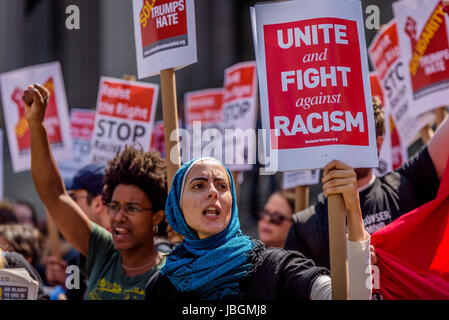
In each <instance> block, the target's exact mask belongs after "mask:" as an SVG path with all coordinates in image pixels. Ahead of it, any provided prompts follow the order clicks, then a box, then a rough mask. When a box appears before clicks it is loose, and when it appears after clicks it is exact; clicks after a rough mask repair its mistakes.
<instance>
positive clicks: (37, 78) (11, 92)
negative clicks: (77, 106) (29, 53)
mask: <svg viewBox="0 0 449 320" xmlns="http://www.w3.org/2000/svg"><path fill="white" fill-rule="evenodd" d="M35 83H39V84H42V85H43V86H45V87H46V88H47V89H48V90H49V92H50V96H49V99H48V105H47V110H46V112H45V120H44V122H45V127H46V129H47V134H48V140H49V142H50V147H51V149H52V152H53V155H54V157H55V159H56V161H63V160H66V159H71V157H72V140H71V138H70V126H69V114H68V106H67V97H66V94H65V89H64V82H63V79H62V72H61V65H60V64H59V62H52V63H46V64H41V65H36V66H31V67H27V68H23V69H19V70H14V71H11V72H7V73H3V74H1V75H0V85H1V92H2V102H3V114H4V117H5V124H6V132H7V135H8V143H9V150H10V153H11V162H12V168H13V171H14V172H15V173H17V172H22V171H26V170H30V168H31V154H30V151H31V150H30V131H29V128H28V122H27V120H26V118H25V103H24V102H23V101H22V96H23V91H24V90H26V89H27V87H28V86H29V85H33V84H35Z"/></svg>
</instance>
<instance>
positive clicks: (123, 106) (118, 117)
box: [91, 77, 159, 164]
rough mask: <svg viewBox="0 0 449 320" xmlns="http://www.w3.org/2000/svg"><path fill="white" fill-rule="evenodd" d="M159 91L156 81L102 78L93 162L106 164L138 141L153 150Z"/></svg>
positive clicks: (145, 149)
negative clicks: (126, 147)
mask: <svg viewBox="0 0 449 320" xmlns="http://www.w3.org/2000/svg"><path fill="white" fill-rule="evenodd" d="M158 94H159V86H158V85H156V84H150V83H143V82H136V81H126V80H121V79H113V78H107V77H102V78H101V80H100V88H99V91H98V99H97V110H96V111H97V113H96V117H95V129H94V137H93V151H92V158H91V162H96V163H104V164H106V163H107V161H108V160H110V159H112V158H114V157H115V155H116V154H117V152H120V150H121V149H122V148H123V147H124V146H125V145H132V144H134V143H138V144H140V145H141V146H142V148H143V151H148V150H149V147H150V145H151V133H152V130H153V125H154V116H155V112H156V106H157V98H158Z"/></svg>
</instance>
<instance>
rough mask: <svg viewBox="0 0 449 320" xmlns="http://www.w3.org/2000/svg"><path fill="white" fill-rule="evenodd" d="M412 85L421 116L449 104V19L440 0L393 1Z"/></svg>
mask: <svg viewBox="0 0 449 320" xmlns="http://www.w3.org/2000/svg"><path fill="white" fill-rule="evenodd" d="M393 11H394V14H395V18H396V20H397V30H398V35H399V42H400V45H401V49H402V50H401V52H402V61H403V63H404V66H405V68H404V71H406V72H405V73H404V75H405V79H406V80H405V81H406V84H407V88H408V94H409V97H410V98H409V99H410V100H409V101H410V104H411V106H410V112H411V113H412V114H413V115H415V116H417V115H420V114H423V113H425V112H427V111H430V110H433V109H435V108H439V107H443V106H447V105H448V104H449V98H448V97H449V39H448V34H449V18H448V17H447V14H446V13H445V12H444V11H443V10H442V6H441V1H440V0H403V1H397V2H395V3H393Z"/></svg>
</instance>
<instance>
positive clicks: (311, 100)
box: [264, 18, 369, 149]
mask: <svg viewBox="0 0 449 320" xmlns="http://www.w3.org/2000/svg"><path fill="white" fill-rule="evenodd" d="M264 38H265V48H264V49H265V56H266V61H269V63H267V64H266V70H267V89H268V102H269V113H270V127H271V128H274V129H276V130H275V131H276V132H277V133H276V135H278V136H277V137H275V136H273V135H272V137H271V141H272V142H273V143H272V145H273V147H274V146H275V140H276V139H278V146H277V148H278V149H297V148H304V147H317V146H326V145H336V144H338V145H353V146H369V138H368V123H367V115H366V105H365V94H364V87H363V73H362V67H361V66H362V63H361V55H360V45H359V35H358V30H357V24H356V22H355V21H350V20H344V19H338V18H318V19H310V20H302V21H295V22H288V23H281V24H271V25H265V26H264Z"/></svg>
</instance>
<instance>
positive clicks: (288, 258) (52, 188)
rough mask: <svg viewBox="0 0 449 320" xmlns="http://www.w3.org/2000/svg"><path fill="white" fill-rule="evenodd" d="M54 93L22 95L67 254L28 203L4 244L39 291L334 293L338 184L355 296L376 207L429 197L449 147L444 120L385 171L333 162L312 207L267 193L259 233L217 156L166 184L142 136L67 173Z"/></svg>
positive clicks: (39, 176) (370, 253) (6, 209)
mask: <svg viewBox="0 0 449 320" xmlns="http://www.w3.org/2000/svg"><path fill="white" fill-rule="evenodd" d="M47 94H48V93H47V91H46V90H45V89H44V88H43V87H41V86H40V85H35V86H30V87H29V88H28V89H27V91H25V93H24V100H25V101H28V104H27V108H28V110H27V111H28V112H27V120H28V122H29V127H30V133H31V155H32V169H31V172H32V176H33V181H34V184H35V187H36V190H37V192H38V194H39V197H40V199H41V200H42V202H43V203H44V205H45V207H46V209H47V211H48V214H49V215H50V216H51V217H52V219H53V221H54V222H55V224H56V226H57V229H58V230H59V231H60V244H61V253H60V256H54V255H52V254H51V253H50V252H49V241H48V239H47V240H46V238H47V236H48V232H47V231H46V228H45V226H42V225H39V223H38V219H37V216H36V212H35V210H34V208H33V206H32V205H31V204H29V203H28V202H26V201H23V200H21V201H16V202H14V203H13V204H9V203H8V202H6V201H3V202H2V203H0V250H2V252H3V254H5V253H14V254H17V255H18V256H20V257H21V258H20V261H21V262H20V263H19V265H21V266H23V267H24V268H26V269H27V270H28V269H29V270H31V271H30V274H32V276H33V277H35V279H36V280H37V281H38V282H39V284H40V288H41V290H40V294H39V298H40V299H72V300H76V299H121V300H130V299H144V298H146V299H150V300H182V299H229V298H231V299H232V298H240V299H270V300H272V299H291V297H295V298H297V299H304V300H307V299H330V298H331V278H330V272H329V267H330V264H329V246H328V241H329V240H328V226H327V197H328V196H329V195H331V194H341V195H342V196H343V198H344V200H345V206H346V209H347V210H348V213H349V215H348V235H347V237H348V250H349V251H348V253H349V261H348V263H349V267H350V268H349V270H350V273H349V279H350V282H349V283H350V288H349V294H350V297H351V298H353V299H370V297H371V288H369V287H367V286H366V277H367V274H366V269H367V268H369V267H370V264H371V263H375V251H374V249H373V248H372V247H371V248H370V235H369V234H372V233H373V232H374V231H376V228H375V227H373V226H372V224H373V223H372V222H373V221H374V220H373V219H370V218H369V217H370V216H371V215H375V214H378V213H381V212H384V213H385V212H387V214H384V215H383V216H384V217H385V218H386V219H385V221H382V222H383V224H382V225H387V224H388V223H390V222H392V221H393V220H395V219H397V218H398V217H399V216H401V215H402V214H404V213H406V212H408V211H410V210H412V209H414V208H416V207H417V206H419V205H422V204H423V203H425V202H428V201H431V200H432V199H433V198H434V197H435V196H436V192H437V190H438V187H439V181H440V179H441V177H442V175H443V172H444V170H445V165H446V162H447V159H448V156H449V149H448V148H446V147H445V143H446V141H447V139H448V138H449V121H445V122H444V123H443V125H441V126H440V128H439V129H438V130H437V132H436V133H435V135H434V136H433V138H432V139H431V140H430V142H429V143H428V144H427V145H426V146H424V147H423V149H422V150H421V151H420V152H419V153H418V154H417V155H415V156H414V157H413V158H412V159H410V160H409V161H408V162H407V163H406V164H405V165H403V166H402V167H401V168H400V169H398V170H396V171H393V172H391V173H389V174H387V175H385V176H384V177H382V178H376V177H375V176H374V175H373V173H372V170H371V169H358V168H356V169H353V168H351V167H349V166H347V165H345V164H344V163H342V162H339V161H334V162H331V163H330V164H329V165H328V166H327V167H326V168H325V169H324V171H323V179H322V182H323V193H322V194H320V195H319V196H318V200H317V203H316V204H315V205H314V206H311V207H309V208H307V209H305V210H303V211H300V212H296V213H295V193H294V192H293V191H291V190H284V191H282V190H279V191H277V192H275V193H274V194H272V195H271V196H270V197H269V199H268V201H267V202H266V204H265V206H264V207H263V210H261V212H260V214H259V221H258V238H259V240H256V239H252V238H250V237H247V236H245V235H244V234H243V232H242V231H241V230H240V223H239V218H238V208H237V203H236V195H235V186H234V181H233V178H232V174H231V173H230V171H229V170H228V169H227V168H226V167H225V166H224V165H223V164H222V163H221V162H219V161H217V160H214V159H213V158H200V159H196V160H192V161H190V162H188V163H186V164H185V165H184V166H183V167H181V168H180V169H179V170H178V172H177V173H176V175H175V177H174V179H173V184H172V187H171V189H170V191H169V193H168V190H167V175H166V163H165V160H164V159H163V158H161V156H160V155H159V154H158V153H157V152H154V151H149V152H142V151H139V150H138V149H136V148H134V147H126V148H125V149H124V150H122V151H121V152H120V153H118V154H117V156H116V157H115V158H114V159H112V160H111V161H110V162H109V163H108V165H107V166H103V165H98V164H90V165H87V166H85V167H83V168H82V169H81V170H79V171H78V172H77V173H76V174H75V176H74V177H73V178H72V179H70V180H67V181H63V179H62V178H61V175H60V173H59V170H58V167H57V165H56V163H55V161H54V158H53V156H52V153H51V149H50V147H49V145H48V140H47V134H46V130H45V127H44V125H43V121H42V120H43V116H44V113H45V108H46V100H47V99H46V95H47ZM373 105H374V114H375V120H376V128H377V130H376V133H377V142H378V144H377V145H378V149H379V150H380V147H381V145H382V142H383V135H384V132H383V129H382V128H383V121H384V116H383V112H382V108H381V106H380V105H379V101H378V100H373ZM167 193H168V196H167ZM167 222H168V224H167ZM379 228H380V227H379ZM365 229H366V230H365ZM168 230H171V232H172V233H173V232H176V237H168V234H167V231H168ZM173 239H176V242H175V241H172V240H173ZM282 248H285V249H287V250H288V251H286V250H284V249H282ZM15 261H19V260H17V258H16V260H15ZM69 265H75V266H77V267H79V269H80V270H81V279H80V280H79V281H78V282H79V283H80V285H79V286H77V287H75V288H72V287H68V286H67V277H68V274H67V273H66V267H67V266H69Z"/></svg>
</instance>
